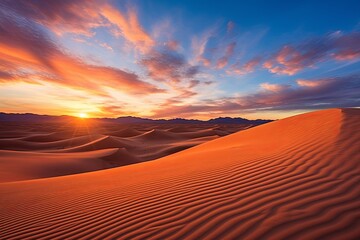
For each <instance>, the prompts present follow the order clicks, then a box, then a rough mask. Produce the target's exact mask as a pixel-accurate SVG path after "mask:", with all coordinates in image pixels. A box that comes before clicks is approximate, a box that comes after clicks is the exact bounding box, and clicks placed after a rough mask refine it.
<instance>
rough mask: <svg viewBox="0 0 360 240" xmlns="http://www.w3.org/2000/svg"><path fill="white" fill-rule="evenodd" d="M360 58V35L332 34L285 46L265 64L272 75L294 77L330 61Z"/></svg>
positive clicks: (355, 33)
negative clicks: (307, 69)
mask: <svg viewBox="0 0 360 240" xmlns="http://www.w3.org/2000/svg"><path fill="white" fill-rule="evenodd" d="M357 58H360V33H359V32H351V33H348V34H341V33H337V34H332V35H328V36H326V37H323V38H318V39H313V40H311V41H308V42H304V43H302V44H300V45H297V46H292V45H285V46H284V47H282V48H281V49H280V50H279V51H278V52H277V53H275V54H274V55H273V56H272V57H270V58H269V59H268V60H266V61H265V62H264V63H263V67H264V68H266V69H268V70H269V72H271V73H276V74H285V75H294V74H296V73H298V72H300V71H302V70H304V69H306V68H311V67H314V66H315V65H316V64H318V63H320V62H325V61H329V60H337V61H348V60H354V59H357Z"/></svg>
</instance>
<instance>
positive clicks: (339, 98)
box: [153, 75, 360, 117]
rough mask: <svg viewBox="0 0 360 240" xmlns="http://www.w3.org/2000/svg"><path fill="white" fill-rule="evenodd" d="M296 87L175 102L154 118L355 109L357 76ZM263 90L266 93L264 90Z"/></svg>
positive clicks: (359, 85) (273, 87)
mask: <svg viewBox="0 0 360 240" xmlns="http://www.w3.org/2000/svg"><path fill="white" fill-rule="evenodd" d="M297 84H298V85H297V86H294V87H291V86H289V85H282V84H269V83H266V84H263V85H262V86H261V90H260V91H258V92H256V93H253V94H247V95H243V96H240V97H232V98H224V99H215V100H206V101H203V102H198V103H197V104H192V105H188V104H183V103H182V102H179V101H178V102H176V103H174V104H172V103H168V104H164V105H161V106H159V108H158V109H156V110H154V115H153V116H154V117H172V116H177V117H192V116H204V115H206V116H209V115H214V114H215V115H217V116H219V115H222V114H236V113H237V114H241V113H242V112H254V111H263V110H264V109H266V111H272V110H310V109H321V108H324V106H325V107H326V108H338V107H358V101H359V96H358V92H359V91H360V76H359V75H353V76H343V77H337V78H327V79H312V80H299V81H298V82H297ZM264 89H265V91H264Z"/></svg>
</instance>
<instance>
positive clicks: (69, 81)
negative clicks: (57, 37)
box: [0, 8, 161, 94]
mask: <svg viewBox="0 0 360 240" xmlns="http://www.w3.org/2000/svg"><path fill="white" fill-rule="evenodd" d="M0 11H1V14H0V56H1V59H2V62H4V64H5V65H7V66H8V67H7V69H6V71H7V72H8V75H9V74H10V73H9V72H11V74H12V75H13V76H24V75H25V76H27V78H26V81H31V80H32V81H34V82H36V81H47V82H54V83H57V84H65V85H68V86H72V87H75V88H82V89H86V90H88V91H90V92H96V93H97V94H106V93H105V90H104V89H105V88H106V87H113V88H116V89H118V90H120V91H124V92H128V93H133V94H138V93H141V94H150V93H154V92H161V90H160V89H158V88H157V87H156V86H154V85H151V84H150V83H147V82H145V81H142V80H140V78H139V77H138V76H137V75H136V74H135V73H131V72H126V71H124V70H121V69H117V68H113V67H107V66H95V65H91V64H88V63H86V62H85V61H83V60H82V59H80V58H79V57H76V56H72V55H70V54H69V53H66V52H65V51H63V50H61V49H60V48H59V46H58V45H57V44H56V43H55V42H54V41H53V40H52V39H51V38H50V37H49V36H48V35H47V33H46V32H45V31H44V30H43V29H42V28H41V26H39V25H38V23H37V22H36V21H31V20H30V19H27V18H25V17H23V16H20V15H17V13H16V11H11V10H10V9H6V8H1V10H0ZM30 76H31V78H29V77H30ZM5 80H9V81H15V80H17V81H22V80H23V78H19V77H18V78H14V77H12V78H9V77H5V75H3V76H2V81H5Z"/></svg>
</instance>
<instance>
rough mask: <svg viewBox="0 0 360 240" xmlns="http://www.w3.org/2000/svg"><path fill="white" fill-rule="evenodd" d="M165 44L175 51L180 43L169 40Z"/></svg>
mask: <svg viewBox="0 0 360 240" xmlns="http://www.w3.org/2000/svg"><path fill="white" fill-rule="evenodd" d="M165 46H166V47H167V48H168V49H169V50H172V51H177V50H179V48H180V43H179V42H178V41H176V40H170V41H167V42H166V43H165Z"/></svg>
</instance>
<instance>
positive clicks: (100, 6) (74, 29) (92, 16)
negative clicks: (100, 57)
mask: <svg viewBox="0 0 360 240" xmlns="http://www.w3.org/2000/svg"><path fill="white" fill-rule="evenodd" d="M5 8H6V9H8V10H10V11H13V12H14V13H15V14H17V15H18V16H22V17H25V18H27V19H30V20H33V21H35V22H37V23H40V24H42V25H44V26H46V27H47V28H48V29H50V30H51V31H53V32H54V33H56V34H58V35H62V34H64V33H73V34H81V35H86V36H92V35H94V32H93V29H95V28H98V27H106V28H109V29H112V30H113V31H112V33H114V34H115V35H117V36H122V37H124V38H125V39H126V40H127V41H129V42H130V43H132V44H133V45H134V46H135V47H136V48H137V49H139V50H141V51H147V50H149V49H150V48H151V47H152V46H154V44H155V41H154V40H153V39H152V38H151V37H150V35H149V34H147V33H146V32H145V30H144V29H143V28H142V26H141V24H140V22H139V20H138V17H137V13H136V11H135V9H133V8H130V9H129V11H128V12H127V13H126V14H125V13H122V12H121V11H120V10H118V9H117V8H115V7H114V6H112V5H110V4H109V3H108V1H106V0H78V1H73V0H61V1H48V0H37V1H34V0H19V1H16V2H15V1H8V2H6V4H5V7H4V9H5Z"/></svg>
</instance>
